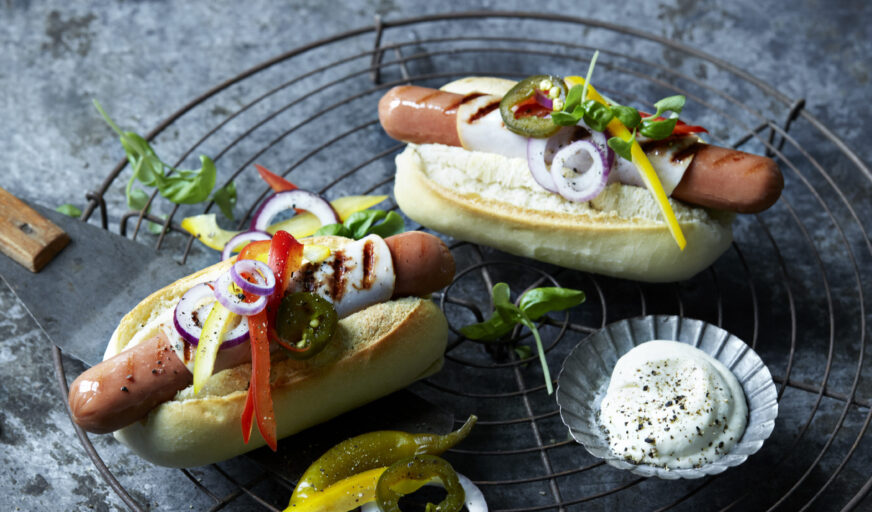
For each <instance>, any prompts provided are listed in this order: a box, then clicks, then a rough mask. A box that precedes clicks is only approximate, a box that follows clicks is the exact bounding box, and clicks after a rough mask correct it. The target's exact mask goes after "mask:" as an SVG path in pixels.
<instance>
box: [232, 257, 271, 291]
mask: <svg viewBox="0 0 872 512" xmlns="http://www.w3.org/2000/svg"><path fill="white" fill-rule="evenodd" d="M242 274H248V275H250V276H251V278H252V279H254V282H252V281H249V280H248V279H246V278H245V277H243V276H242ZM230 278H231V279H233V282H234V283H236V286H238V287H240V288H242V291H244V292H248V293H251V294H253V295H272V293H273V292H274V291H275V289H276V275H275V274H274V273H273V271H272V269H270V268H269V266H267V264H266V263H263V262H261V261H257V260H239V261H237V262H236V263H234V264H233V266H232V267H230Z"/></svg>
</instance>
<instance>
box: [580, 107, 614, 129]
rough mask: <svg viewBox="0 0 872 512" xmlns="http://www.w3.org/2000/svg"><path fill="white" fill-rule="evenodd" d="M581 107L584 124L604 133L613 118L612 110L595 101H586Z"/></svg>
mask: <svg viewBox="0 0 872 512" xmlns="http://www.w3.org/2000/svg"><path fill="white" fill-rule="evenodd" d="M582 107H583V108H584V122H585V123H587V125H588V126H590V127H591V128H593V129H594V130H596V131H598V132H602V131H605V129H606V126H608V124H609V121H611V120H612V118H614V114H612V110H611V109H610V108H609V107H607V106H605V105H603V104H602V103H598V102H597V101H594V100H587V101H585V102H584V103H582Z"/></svg>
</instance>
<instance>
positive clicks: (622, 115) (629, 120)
mask: <svg viewBox="0 0 872 512" xmlns="http://www.w3.org/2000/svg"><path fill="white" fill-rule="evenodd" d="M611 109H612V114H614V115H615V117H617V118H618V121H620V122H621V123H623V124H624V126H626V127H627V129H628V130H632V129H634V128H636V127H637V126H639V123H641V122H642V116H640V115H639V111H638V110H636V109H634V108H633V107H626V106H624V105H614V106H612V107H611Z"/></svg>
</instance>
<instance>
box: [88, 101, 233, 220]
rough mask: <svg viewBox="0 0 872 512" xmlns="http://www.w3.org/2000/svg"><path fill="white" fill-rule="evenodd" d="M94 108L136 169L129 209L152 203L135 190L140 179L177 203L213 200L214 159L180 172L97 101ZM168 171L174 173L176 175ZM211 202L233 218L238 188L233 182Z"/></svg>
mask: <svg viewBox="0 0 872 512" xmlns="http://www.w3.org/2000/svg"><path fill="white" fill-rule="evenodd" d="M94 106H95V107H97V110H98V111H99V112H100V115H102V116H103V119H104V120H105V121H106V123H107V124H108V125H109V126H110V127H111V128H112V130H114V131H115V133H117V134H118V137H119V138H120V139H121V145H122V146H123V147H124V153H125V154H126V155H127V161H128V162H130V166H131V167H132V168H133V176H131V177H130V181H128V182H127V188H126V189H125V195H126V196H127V206H128V207H130V208H133V209H136V210H141V209H143V208H145V205H146V204H148V194H147V193H146V192H145V191H144V190H143V189H141V188H137V187H134V184H135V183H136V181H137V180H139V181H140V182H141V183H142V184H143V185H145V186H147V187H156V188H157V189H158V192H160V195H162V196H163V197H165V198H166V199H168V200H169V201H171V202H173V203H176V204H196V203H201V202H203V201H205V200H207V199H209V198H210V196H209V194H210V193H212V189H213V188H214V187H215V178H216V171H215V163H214V162H213V161H212V159H211V158H209V157H208V156H206V155H200V168H199V169H193V170H182V169H176V168H175V167H173V166H171V165H169V164H167V163H165V162H164V161H163V160H161V159H160V158H159V157H158V156H157V153H155V151H154V149H153V148H152V147H151V145H150V144H149V143H148V141H146V140H145V138H144V137H142V136H141V135H139V134H137V133H135V132H129V131H122V130H121V128H119V127H118V125H117V124H115V122H114V121H112V119H111V118H110V117H109V115H108V114H107V113H106V111H105V110H103V107H102V106H101V105H100V103H99V102H97V100H94ZM167 171H172V174H168V173H167ZM211 199H212V200H213V201H215V204H217V205H218V207H219V208H220V209H221V212H222V213H223V214H224V215H225V216H226V217H227V218H229V219H231V220H232V219H233V207H234V206H235V205H236V186H235V185H234V184H233V182H230V183H228V184H227V185H226V186H224V187H220V188H218V189H217V190H215V193H214V194H212V196H211Z"/></svg>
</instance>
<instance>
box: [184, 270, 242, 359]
mask: <svg viewBox="0 0 872 512" xmlns="http://www.w3.org/2000/svg"><path fill="white" fill-rule="evenodd" d="M214 298H215V292H214V291H212V287H211V286H209V285H208V284H207V283H200V284H198V285H195V286H194V287H192V288H191V289H190V290H188V291H187V292H185V294H184V295H182V298H181V299H179V303H178V304H177V305H176V309H175V312H174V314H173V325H174V326H175V328H176V331H178V333H179V336H181V337H182V339H183V340H185V341H186V342H187V343H188V344H190V345H193V346H195V347H196V346H197V343H198V342H199V341H200V335H201V334H202V333H203V326H202V323H203V322H205V320H206V316H207V315H208V314H209V312H210V311H211V310H212V306H211V304H210V305H209V307H208V309H206V310H205V311H203V312H202V314H200V315H197V316H198V317H202V318H197V319H196V320H195V315H194V312H195V311H198V310H199V309H201V308H200V307H198V306H199V305H200V304H202V303H203V302H204V301H211V303H212V304H214ZM245 341H248V319H247V318H245V317H243V318H242V320H241V321H240V322H239V325H237V326H236V327H234V328H233V329H231V330H230V331H228V332H227V333H226V334H225V335H224V341H223V343H221V347H219V348H220V349H225V348H231V347H235V346H236V345H239V344H240V343H243V342H245Z"/></svg>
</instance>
